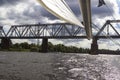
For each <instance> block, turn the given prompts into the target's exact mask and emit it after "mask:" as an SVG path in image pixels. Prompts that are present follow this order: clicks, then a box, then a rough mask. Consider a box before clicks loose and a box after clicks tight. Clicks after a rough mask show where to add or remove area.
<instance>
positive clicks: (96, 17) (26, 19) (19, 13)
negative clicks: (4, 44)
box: [0, 0, 120, 50]
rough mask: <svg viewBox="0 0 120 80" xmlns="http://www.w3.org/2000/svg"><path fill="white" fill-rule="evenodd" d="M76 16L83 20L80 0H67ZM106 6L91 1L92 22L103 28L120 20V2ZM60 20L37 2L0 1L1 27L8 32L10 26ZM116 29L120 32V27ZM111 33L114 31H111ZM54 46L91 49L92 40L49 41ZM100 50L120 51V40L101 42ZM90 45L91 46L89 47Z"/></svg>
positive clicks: (57, 21) (106, 1) (109, 1)
mask: <svg viewBox="0 0 120 80" xmlns="http://www.w3.org/2000/svg"><path fill="white" fill-rule="evenodd" d="M65 1H66V2H67V4H68V5H69V6H70V8H71V9H72V10H73V12H74V13H75V15H76V16H77V17H78V18H79V20H81V19H82V16H81V13H80V10H79V9H80V8H79V4H78V0H65ZM104 1H105V3H106V5H107V6H106V5H103V6H101V7H97V5H98V0H91V10H92V22H93V23H94V24H96V25H97V26H98V27H102V26H103V24H104V23H105V22H106V20H113V17H114V19H116V20H117V19H119V18H120V0H104ZM59 22H61V20H60V19H58V18H56V17H55V16H53V15H52V14H50V13H49V12H48V11H46V10H45V9H44V8H43V7H41V5H40V4H39V3H38V2H37V0H0V25H1V26H4V27H5V29H6V30H7V29H8V28H9V26H10V25H15V24H29V23H32V24H35V23H59ZM113 25H115V24H113ZM115 27H116V29H117V30H118V31H120V28H119V26H116V25H115ZM110 31H111V32H110V33H111V34H114V31H113V30H112V29H110ZM33 41H34V42H35V41H36V40H13V43H16V42H29V43H31V42H33ZM49 41H50V42H54V44H58V43H62V44H65V45H67V46H70V45H72V46H77V47H83V48H90V44H91V42H92V40H87V39H82V40H80V39H78V40H70V39H69V40H54V39H53V40H49ZM98 44H99V48H100V49H112V50H116V49H120V46H118V44H120V40H119V41H118V40H109V39H108V40H99V41H98ZM88 45H89V46H88Z"/></svg>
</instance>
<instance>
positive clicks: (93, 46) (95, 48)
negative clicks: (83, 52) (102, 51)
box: [90, 37, 98, 55]
mask: <svg viewBox="0 0 120 80" xmlns="http://www.w3.org/2000/svg"><path fill="white" fill-rule="evenodd" d="M97 40H98V39H97V38H95V37H94V38H93V40H92V44H91V51H90V54H92V55H97V54H98V44H97Z"/></svg>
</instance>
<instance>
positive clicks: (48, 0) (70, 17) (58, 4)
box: [38, 0, 84, 27]
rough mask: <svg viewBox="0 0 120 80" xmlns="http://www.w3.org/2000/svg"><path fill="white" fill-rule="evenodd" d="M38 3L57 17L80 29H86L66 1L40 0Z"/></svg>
mask: <svg viewBox="0 0 120 80" xmlns="http://www.w3.org/2000/svg"><path fill="white" fill-rule="evenodd" d="M38 2H39V3H40V4H41V5H42V6H43V7H44V8H45V9H46V10H47V11H49V12H50V13H52V14H53V15H55V16H56V17H58V18H60V19H62V20H64V21H66V22H68V23H72V24H75V25H78V26H80V27H84V26H83V25H82V23H81V22H80V21H79V20H78V18H77V17H76V16H75V15H74V13H73V12H72V10H71V9H70V7H69V6H68V5H67V3H66V2H65V1H64V0H38Z"/></svg>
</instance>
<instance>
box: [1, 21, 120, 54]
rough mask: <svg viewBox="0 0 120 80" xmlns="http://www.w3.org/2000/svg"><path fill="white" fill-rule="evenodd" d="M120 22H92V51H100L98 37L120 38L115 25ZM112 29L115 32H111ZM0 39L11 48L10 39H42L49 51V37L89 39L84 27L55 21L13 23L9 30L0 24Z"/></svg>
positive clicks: (2, 43) (119, 32)
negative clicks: (102, 23)
mask: <svg viewBox="0 0 120 80" xmlns="http://www.w3.org/2000/svg"><path fill="white" fill-rule="evenodd" d="M119 22H120V20H107V21H106V23H105V24H104V25H103V26H102V27H97V26H96V25H94V24H92V30H93V38H92V44H91V53H96V52H97V51H98V43H97V40H98V39H108V38H113V39H119V38H120V29H119V30H118V28H116V26H114V25H113V23H119ZM119 28H120V27H119ZM111 29H113V31H114V32H115V33H114V34H111V33H110V32H111ZM0 39H1V47H2V48H9V45H10V39H42V51H43V52H47V48H48V39H87V36H86V33H85V29H84V28H81V27H79V26H76V25H72V24H69V23H55V24H26V25H12V26H11V27H10V28H9V30H7V31H6V29H5V28H4V27H3V26H0Z"/></svg>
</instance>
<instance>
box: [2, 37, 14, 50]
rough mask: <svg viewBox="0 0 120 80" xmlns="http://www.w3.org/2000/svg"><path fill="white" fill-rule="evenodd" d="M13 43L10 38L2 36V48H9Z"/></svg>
mask: <svg viewBox="0 0 120 80" xmlns="http://www.w3.org/2000/svg"><path fill="white" fill-rule="evenodd" d="M11 45H12V41H11V40H10V38H2V39H1V45H0V46H1V49H9V48H10V46H11Z"/></svg>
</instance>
